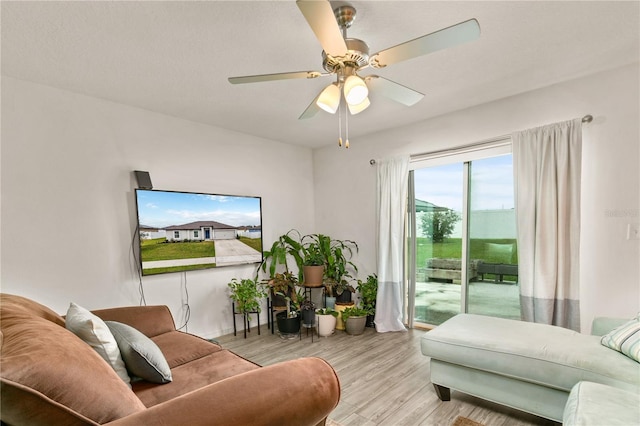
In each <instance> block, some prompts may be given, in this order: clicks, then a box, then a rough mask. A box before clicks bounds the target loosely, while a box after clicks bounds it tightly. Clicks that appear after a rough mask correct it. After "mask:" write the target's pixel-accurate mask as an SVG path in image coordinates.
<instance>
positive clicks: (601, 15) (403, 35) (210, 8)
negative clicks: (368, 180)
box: [1, 1, 640, 147]
mask: <svg viewBox="0 0 640 426" xmlns="http://www.w3.org/2000/svg"><path fill="white" fill-rule="evenodd" d="M351 4H353V6H355V7H356V9H357V11H358V14H357V18H356V21H355V22H354V24H353V26H352V28H351V29H350V30H349V36H350V37H355V38H360V39H363V40H364V41H366V42H367V43H368V45H369V47H370V49H371V52H377V51H379V50H382V49H385V48H388V47H391V46H394V45H396V44H398V43H401V42H404V41H406V40H409V39H413V38H416V37H419V36H421V35H423V34H427V33H430V32H433V31H436V30H439V29H441V28H444V27H447V26H450V25H452V24H455V23H458V22H461V21H464V20H467V19H470V18H476V19H477V20H478V21H479V23H480V27H481V31H482V34H481V36H480V39H479V40H477V41H474V42H471V43H467V44H465V45H461V46H458V47H454V48H451V49H447V50H444V51H439V52H436V53H433V54H430V55H427V56H423V57H420V58H415V59H412V60H409V61H405V62H401V63H398V64H394V65H392V66H389V67H387V68H385V69H382V70H375V71H373V70H371V69H367V70H365V71H363V72H362V73H361V74H362V75H366V74H370V73H374V72H375V73H376V74H379V75H381V76H383V77H386V78H389V79H391V80H394V81H396V82H398V83H401V84H403V85H405V86H408V87H411V88H413V89H415V90H418V91H420V92H422V93H425V94H426V96H425V97H424V98H423V99H422V100H421V101H420V102H419V103H418V104H416V105H414V106H412V107H406V106H403V105H400V104H397V103H395V102H393V101H391V100H389V99H386V98H380V97H376V96H375V94H372V95H371V97H370V98H371V103H372V105H371V107H370V108H369V109H368V110H366V111H364V112H363V113H361V114H359V115H357V116H354V117H351V118H350V120H349V132H350V134H349V136H350V139H351V141H352V143H353V142H354V141H355V140H357V139H358V138H361V137H363V136H364V135H366V134H368V133H372V132H377V131H381V130H384V129H387V128H392V127H396V126H401V125H404V124H408V123H412V122H416V121H421V120H424V119H426V118H429V117H433V116H437V115H440V114H443V113H447V112H450V111H454V110H458V109H462V108H467V107H470V106H473V105H477V104H481V103H485V102H489V101H492V100H495V99H499V98H503V97H506V96H511V95H514V94H517V93H522V92H526V91H529V90H533V89H536V88H539V87H543V86H548V85H551V84H554V83H558V82H561V81H565V80H569V79H573V78H576V77H579V76H582V75H587V74H592V73H595V72H598V71H602V70H606V69H611V68H616V67H619V66H622V65H625V64H629V63H633V62H638V60H639V51H640V46H639V40H640V3H639V2H637V1H628V2H610V1H599V2H576V1H551V2H543V1H531V2H522V1H502V2H500V1H490V2H483V1H471V2H457V1H446V2H439V1H411V2H409V1H366V2H365V1H354V2H352V3H351ZM1 7H2V11H1V13H2V16H1V18H2V33H1V36H2V74H3V75H7V76H11V77H16V78H20V79H24V80H29V81H33V82H37V83H42V84H46V85H50V86H54V87H59V88H63V89H67V90H71V91H74V92H79V93H84V94H87V95H91V96H96V97H99V98H103V99H109V100H113V101H116V102H121V103H124V104H129V105H133V106H137V107H140V108H144V109H147V110H151V111H157V112H160V113H164V114H168V115H172V116H176V117H182V118H185V119H188V120H193V121H197V122H202V123H208V124H212V125H215V126H219V127H224V128H227V129H231V130H236V131H239V132H244V133H249V134H253V135H257V136H261V137H265V138H268V139H273V140H280V141H283V142H286V143H292V144H299V145H304V146H309V147H320V146H323V145H328V144H334V143H335V142H336V139H337V117H336V116H334V115H330V114H327V113H325V112H320V113H318V114H317V115H316V116H315V117H314V118H312V119H308V120H298V116H299V115H300V114H301V113H302V112H303V111H304V109H305V108H306V107H307V105H309V103H310V102H311V101H312V100H313V99H314V98H315V96H316V95H317V94H318V93H319V92H320V90H322V88H323V87H324V86H326V85H327V84H329V83H330V82H331V81H332V80H331V79H330V78H329V77H325V78H319V79H314V80H286V81H273V82H266V83H254V84H246V85H231V84H230V83H229V82H228V81H227V77H230V76H240V75H248V74H263V73H276V72H288V71H306V70H318V71H322V58H321V51H322V49H321V47H320V44H319V43H318V41H317V40H316V38H315V36H314V34H313V32H312V31H311V29H310V28H309V27H308V26H307V23H306V21H305V19H304V17H303V16H302V14H301V13H300V11H299V10H298V8H297V6H296V4H295V2H294V1H227V2H221V1H198V2H193V1H178V2H146V1H140V2H111V1H109V2H96V1H86V2H71V1H67V2H48V1H44V2H31V1H25V2H14V1H11V2H8V1H3V2H2V5H1Z"/></svg>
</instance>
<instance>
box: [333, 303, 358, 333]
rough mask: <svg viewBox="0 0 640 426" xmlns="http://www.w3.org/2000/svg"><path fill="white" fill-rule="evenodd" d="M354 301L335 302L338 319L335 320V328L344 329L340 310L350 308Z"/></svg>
mask: <svg viewBox="0 0 640 426" xmlns="http://www.w3.org/2000/svg"><path fill="white" fill-rule="evenodd" d="M354 304H355V303H353V302H349V303H344V304H341V303H337V302H336V308H335V309H336V311H338V319H337V321H336V330H344V321H342V311H344V310H345V309H346V308H350V307H353V305H354Z"/></svg>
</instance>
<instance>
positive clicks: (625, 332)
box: [600, 314, 640, 362]
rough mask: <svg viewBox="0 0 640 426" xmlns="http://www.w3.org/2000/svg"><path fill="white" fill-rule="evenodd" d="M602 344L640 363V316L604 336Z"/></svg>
mask: <svg viewBox="0 0 640 426" xmlns="http://www.w3.org/2000/svg"><path fill="white" fill-rule="evenodd" d="M600 343H602V344H603V345H605V346H606V347H608V348H611V349H613V350H616V351H618V352H621V353H623V354H625V355H626V356H628V357H629V358H631V359H633V360H635V361H637V362H640V314H638V316H637V317H635V318H633V319H632V320H631V321H628V322H626V323H624V324H622V325H621V326H619V327H616V328H615V329H613V330H612V331H610V332H609V333H607V334H605V335H604V336H602V339H601V340H600Z"/></svg>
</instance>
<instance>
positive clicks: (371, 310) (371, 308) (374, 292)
mask: <svg viewBox="0 0 640 426" xmlns="http://www.w3.org/2000/svg"><path fill="white" fill-rule="evenodd" d="M357 290H358V292H359V293H360V297H361V298H362V308H363V309H365V310H366V311H367V327H375V324H374V318H375V315H376V299H377V297H378V276H377V275H376V274H371V275H369V276H368V277H367V280H366V281H361V280H358V287H357Z"/></svg>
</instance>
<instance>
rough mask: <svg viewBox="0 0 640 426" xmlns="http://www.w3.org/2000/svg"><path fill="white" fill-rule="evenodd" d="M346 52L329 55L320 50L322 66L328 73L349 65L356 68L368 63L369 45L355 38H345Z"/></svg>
mask: <svg viewBox="0 0 640 426" xmlns="http://www.w3.org/2000/svg"><path fill="white" fill-rule="evenodd" d="M344 41H345V43H346V44H347V48H348V49H349V50H347V53H346V54H345V55H344V56H331V55H327V53H326V52H325V51H324V50H323V51H322V66H323V67H324V69H325V70H327V71H328V72H330V73H337V72H338V70H340V69H342V68H345V67H351V68H355V69H356V70H357V69H359V68H362V67H364V66H366V65H367V64H368V63H369V46H367V43H365V42H364V41H362V40H358V39H357V38H347V39H345V40H344Z"/></svg>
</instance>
